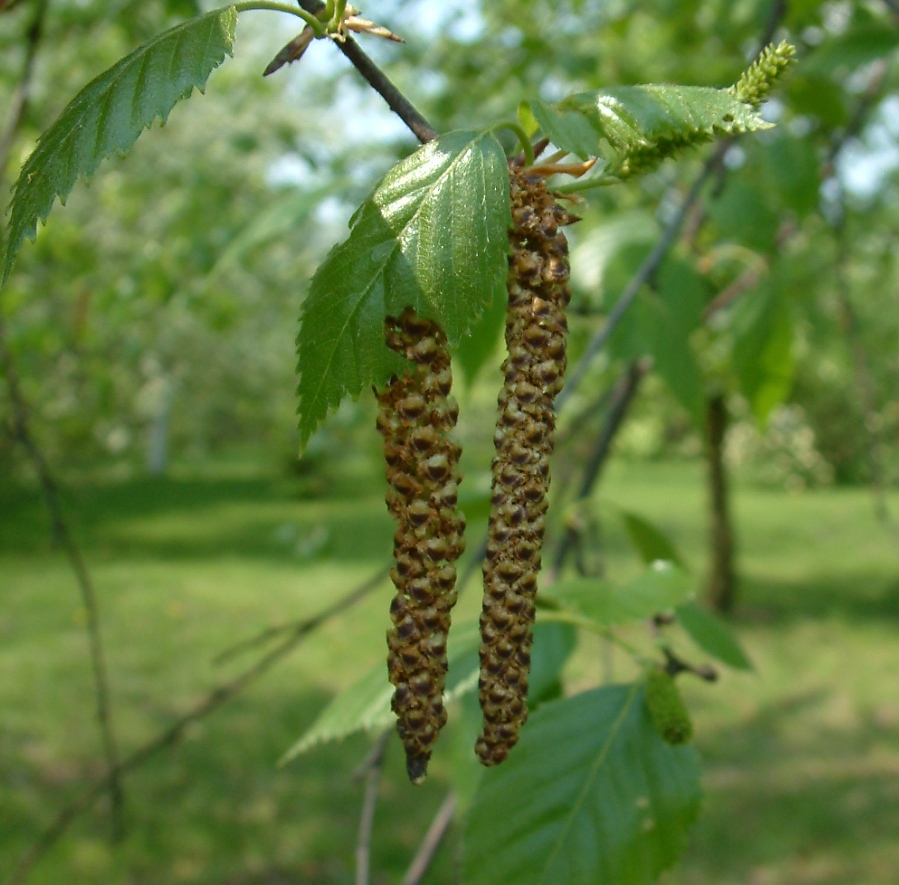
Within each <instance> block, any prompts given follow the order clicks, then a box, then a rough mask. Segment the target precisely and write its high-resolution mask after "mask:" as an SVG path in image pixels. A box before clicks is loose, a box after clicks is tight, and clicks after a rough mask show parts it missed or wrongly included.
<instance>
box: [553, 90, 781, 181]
mask: <svg viewBox="0 0 899 885" xmlns="http://www.w3.org/2000/svg"><path fill="white" fill-rule="evenodd" d="M570 112H575V113H576V114H579V115H581V116H582V118H583V119H584V120H586V121H587V123H588V124H589V126H590V127H592V129H593V131H594V133H595V135H594V143H593V145H592V147H591V146H589V145H588V143H587V140H586V137H587V130H586V129H585V128H584V126H583V125H582V124H575V122H574V117H572V116H571V115H570ZM541 114H542V115H543V120H542V121H541V122H543V123H545V124H546V125H547V126H548V127H549V131H548V132H547V134H548V135H549V137H550V138H551V139H552V140H553V142H554V143H555V144H556V146H557V147H560V148H563V149H564V150H567V151H570V152H571V153H575V154H578V155H580V156H583V154H584V152H585V151H587V150H588V148H589V152H590V153H591V154H593V155H598V154H599V153H600V152H601V139H605V140H606V141H607V142H608V143H609V145H611V147H612V149H613V151H615V153H616V154H617V155H618V157H617V169H616V173H617V174H618V175H620V176H626V175H631V174H634V173H637V172H641V173H642V172H648V171H650V170H651V169H653V168H654V167H655V166H656V165H658V164H659V163H660V162H661V161H662V160H664V159H665V158H666V157H670V156H672V155H673V154H675V153H676V152H677V151H679V150H682V149H683V148H687V147H692V146H694V145H698V144H702V143H703V142H707V141H711V140H712V139H713V138H715V137H716V136H721V135H739V134H741V133H744V132H754V131H757V130H760V129H770V128H771V124H770V123H766V122H765V121H764V120H763V119H762V118H761V117H760V116H759V115H758V113H756V112H755V111H754V110H753V109H752V108H750V107H749V106H748V105H746V104H744V103H743V102H741V101H740V100H739V99H738V98H736V97H735V96H733V95H731V94H729V93H728V91H727V90H724V89H712V88H709V87H705V86H668V85H655V84H650V85H644V86H619V87H617V88H614V89H605V90H602V91H601V92H580V93H577V94H575V95H571V96H569V97H568V98H566V99H564V100H563V101H562V102H560V103H559V104H558V105H557V106H556V107H555V108H549V109H547V110H546V113H544V109H540V113H538V109H537V108H536V107H535V116H537V118H538V120H539V119H540V116H541ZM557 139H558V141H557Z"/></svg>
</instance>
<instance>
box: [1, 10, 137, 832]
mask: <svg viewBox="0 0 899 885" xmlns="http://www.w3.org/2000/svg"><path fill="white" fill-rule="evenodd" d="M47 6H48V0H39V2H38V4H37V7H36V9H35V14H34V19H33V20H32V23H31V25H30V26H29V28H28V31H27V34H26V41H27V45H26V49H25V62H24V64H23V67H22V72H21V74H20V76H19V81H18V84H17V86H16V91H15V93H14V95H13V100H12V106H11V108H10V114H9V117H8V119H7V121H6V126H5V128H4V130H3V135H2V137H0V182H3V181H5V178H6V174H5V173H6V167H7V165H8V163H9V157H10V153H11V151H12V146H13V143H14V141H15V138H16V136H17V135H18V133H19V129H20V128H21V125H22V122H23V120H24V119H25V115H26V113H27V111H28V104H29V101H30V96H31V86H32V81H33V78H34V68H35V62H36V60H37V56H38V50H39V48H40V45H41V38H42V36H43V31H44V22H45V19H46V15H47ZM0 190H2V187H0ZM0 366H2V368H3V374H4V376H5V377H6V392H7V396H8V397H9V402H10V437H11V438H12V440H13V442H14V443H18V444H20V445H21V446H22V448H23V449H24V451H25V453H26V455H27V456H28V459H29V460H30V461H31V463H32V465H33V467H34V470H35V472H36V474H37V477H38V483H39V485H40V489H41V494H42V495H43V498H44V503H45V505H46V507H47V511H48V512H49V514H50V525H51V530H52V533H53V538H54V540H55V541H56V543H57V544H58V545H59V547H60V548H61V549H62V550H63V552H64V553H65V555H66V558H67V559H68V561H69V566H70V567H71V569H72V572H73V573H74V575H75V580H76V581H77V583H78V589H79V590H80V592H81V602H82V605H83V606H84V611H85V613H86V616H87V633H88V641H89V644H90V657H91V665H92V667H93V673H94V694H95V696H96V705H97V723H98V725H99V729H100V736H101V740H102V742H103V752H104V756H105V758H106V768H107V772H108V790H109V800H110V819H111V822H112V835H113V838H120V837H121V836H122V835H123V834H124V817H123V813H124V804H125V797H124V793H123V791H122V785H121V782H120V780H119V777H118V774H117V769H118V765H119V751H118V745H117V741H116V736H115V729H114V727H113V722H112V711H111V706H110V691H109V675H108V671H107V667H106V661H105V654H104V650H103V635H102V631H101V629H100V610H99V605H98V603H97V593H96V590H95V589H94V584H93V581H92V580H91V576H90V572H89V571H88V569H87V566H86V564H85V562H84V558H83V557H82V555H81V551H80V550H79V548H78V545H77V544H76V543H75V538H74V535H73V534H72V531H71V529H70V528H69V524H68V521H67V520H66V517H65V512H64V510H63V506H62V502H61V500H60V496H59V484H58V483H57V481H56V478H55V477H54V475H53V472H52V471H51V469H50V465H49V462H48V461H47V458H46V457H45V456H44V453H43V451H42V450H41V448H40V446H39V445H38V444H37V441H36V440H35V437H34V434H33V433H32V432H31V416H30V411H29V408H28V403H27V401H26V399H25V395H24V394H23V393H22V389H21V386H20V385H19V375H18V371H17V369H16V364H15V360H14V358H13V354H12V350H11V349H10V346H9V341H8V338H7V332H6V323H5V319H4V318H3V317H2V316H0Z"/></svg>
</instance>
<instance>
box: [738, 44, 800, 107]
mask: <svg viewBox="0 0 899 885" xmlns="http://www.w3.org/2000/svg"><path fill="white" fill-rule="evenodd" d="M795 54H796V47H795V46H793V45H791V44H790V43H787V41H786V40H783V41H782V42H781V43H779V44H778V45H777V46H766V47H765V48H764V49H763V50H762V51H761V52H760V53H759V57H758V58H757V59H756V60H755V61H754V62H753V63H752V64H751V65H750V66H749V67H748V68H747V69H746V70H745V71H744V72H743V74H742V76H741V77H740V79H739V80H737V82H736V83H734V85H733V86H731V87H730V90H729V92H730V93H731V94H732V95H734V96H736V97H737V98H738V99H739V100H740V101H742V102H743V103H744V104H748V105H749V106H750V107H752V108H753V109H754V110H758V109H759V108H760V107H761V106H762V105H763V104H764V103H765V101H767V99H768V96H769V95H770V94H771V91H772V90H773V89H774V87H775V85H777V81H778V80H780V78H781V77H782V76H783V74H784V72H785V71H786V70H787V68H789V67H790V65H791V64H793V62H794V58H793V57H794V55H795Z"/></svg>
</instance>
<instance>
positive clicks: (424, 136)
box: [298, 0, 437, 144]
mask: <svg viewBox="0 0 899 885" xmlns="http://www.w3.org/2000/svg"><path fill="white" fill-rule="evenodd" d="M298 2H299V4H300V6H302V7H303V9H305V10H306V12H309V13H312V15H317V14H318V13H319V12H320V11H321V10H322V9H324V4H323V3H321V2H320V0H298ZM336 46H337V48H338V49H339V50H340V51H341V52H342V53H343V54H344V55H345V56H346V57H347V58H348V59H349V60H350V62H352V64H353V67H354V68H356V70H357V71H359V73H360V74H362V76H363V77H364V78H365V79H366V80H367V81H368V84H369V85H370V86H371V87H372V88H373V89H374V90H375V92H377V93H378V94H379V95H380V96H381V97H382V98H383V99H384V101H386V102H387V104H388V106H389V107H390V109H391V110H392V111H393V112H394V113H395V114H396V115H397V116H398V117H399V118H400V119H401V120H402V121H403V122H404V123H405V124H406V126H408V127H409V129H410V130H411V131H412V133H413V135H415V137H416V138H417V139H418V140H419V141H420V142H421V143H422V144H424V143H426V142H428V141H433V140H434V139H435V138H437V131H436V130H435V129H434V128H433V127H432V126H431V124H430V123H428V121H427V120H426V119H425V118H424V117H423V116H422V115H421V114H420V113H419V112H418V110H416V108H415V107H414V105H413V104H412V102H410V101H409V99H407V98H406V97H405V96H404V95H403V94H402V92H400V91H399V89H397V88H396V86H394V84H393V83H391V81H390V80H389V79H388V77H387V75H386V74H385V73H384V72H383V71H382V70H381V69H380V68H379V67H378V66H377V65H376V64H375V63H374V62H373V61H372V60H371V59H370V58H369V57H368V55H366V54H365V52H363V51H362V49H360V48H359V44H358V43H357V42H356V41H355V40H354V39H353V38H352V37H347V38H346V39H345V40H344V41H343V42H341V43H336Z"/></svg>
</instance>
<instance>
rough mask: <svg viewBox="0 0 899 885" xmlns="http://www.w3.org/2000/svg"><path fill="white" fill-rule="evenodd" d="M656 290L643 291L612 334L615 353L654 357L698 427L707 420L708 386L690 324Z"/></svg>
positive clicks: (666, 379) (678, 399) (634, 356)
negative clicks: (706, 398)
mask: <svg viewBox="0 0 899 885" xmlns="http://www.w3.org/2000/svg"><path fill="white" fill-rule="evenodd" d="M672 307H673V306H669V305H668V304H667V303H666V300H664V299H663V298H662V297H660V296H659V295H657V294H655V293H654V292H649V291H645V290H644V291H642V292H640V294H639V295H638V296H637V299H636V301H635V303H634V304H633V305H632V307H631V309H630V310H629V311H628V312H627V313H626V314H625V316H624V318H623V319H622V321H621V322H620V323H619V324H618V326H617V328H616V329H615V331H614V333H613V335H612V348H613V350H614V352H615V354H616V355H617V356H619V357H623V358H625V359H637V358H639V357H642V356H647V355H648V356H651V357H652V358H653V369H654V370H655V371H656V372H657V373H658V374H659V376H660V377H661V378H662V379H663V380H664V381H665V383H666V384H667V385H668V387H669V389H670V390H671V392H672V393H673V394H674V396H675V398H676V399H677V401H678V402H679V403H680V404H681V405H682V406H683V407H684V408H685V409H686V410H687V411H688V412H689V413H690V416H691V417H692V418H693V420H694V422H696V424H697V426H698V427H701V426H702V425H703V421H704V412H703V408H704V403H705V388H704V386H703V382H702V373H701V372H700V369H699V363H698V362H697V360H696V357H695V355H694V353H693V349H692V346H691V344H690V340H689V333H690V331H691V330H688V329H687V327H686V326H685V325H684V324H683V323H682V322H681V321H680V318H679V317H678V315H677V311H676V310H674V309H672Z"/></svg>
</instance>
